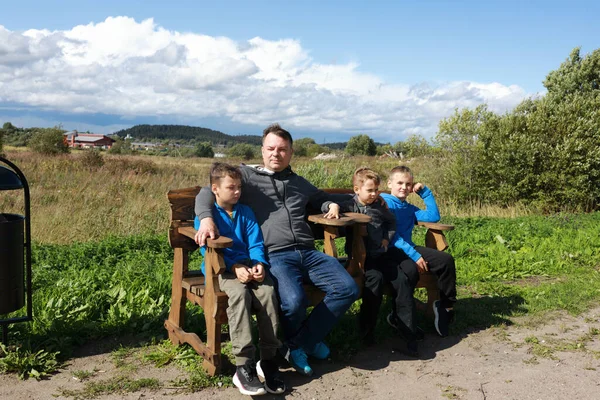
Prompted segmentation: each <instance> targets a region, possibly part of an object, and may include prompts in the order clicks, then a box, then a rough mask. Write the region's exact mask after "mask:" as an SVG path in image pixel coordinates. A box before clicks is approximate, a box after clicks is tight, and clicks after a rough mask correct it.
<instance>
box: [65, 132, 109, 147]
mask: <svg viewBox="0 0 600 400" xmlns="http://www.w3.org/2000/svg"><path fill="white" fill-rule="evenodd" d="M64 136H65V140H66V142H67V144H68V145H69V147H74V148H101V149H110V148H111V147H112V144H113V143H114V142H115V140H114V139H112V138H110V137H108V136H106V135H100V134H95V133H79V132H77V131H71V132H67V133H64Z"/></svg>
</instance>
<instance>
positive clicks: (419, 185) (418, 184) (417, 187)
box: [412, 182, 425, 193]
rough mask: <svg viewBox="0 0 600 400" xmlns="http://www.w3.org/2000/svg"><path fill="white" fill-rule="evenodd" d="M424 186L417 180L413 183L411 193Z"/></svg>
mask: <svg viewBox="0 0 600 400" xmlns="http://www.w3.org/2000/svg"><path fill="white" fill-rule="evenodd" d="M424 187H425V185H423V184H422V183H421V182H417V183H415V184H414V185H413V189H412V191H413V193H418V192H419V191H420V190H421V189H423V188H424Z"/></svg>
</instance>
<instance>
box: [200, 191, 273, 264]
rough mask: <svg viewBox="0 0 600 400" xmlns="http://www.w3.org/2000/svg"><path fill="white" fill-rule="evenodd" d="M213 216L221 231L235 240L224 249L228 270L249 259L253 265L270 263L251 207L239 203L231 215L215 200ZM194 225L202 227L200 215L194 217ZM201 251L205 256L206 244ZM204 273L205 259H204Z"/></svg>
mask: <svg viewBox="0 0 600 400" xmlns="http://www.w3.org/2000/svg"><path fill="white" fill-rule="evenodd" d="M212 216H213V220H214V221H215V224H216V225H217V228H218V229H219V233H220V234H221V235H223V236H226V237H228V238H230V239H232V240H233V244H232V246H231V247H228V248H225V249H223V258H224V259H225V269H226V270H227V271H229V272H232V271H233V269H232V266H233V264H236V263H239V264H246V263H247V262H248V261H249V262H250V265H251V266H252V265H255V264H256V263H258V262H260V263H262V264H263V265H265V266H267V265H268V262H267V258H266V256H265V248H264V245H263V236H262V233H261V231H260V227H259V226H258V224H257V223H256V217H255V216H254V213H253V212H252V209H251V208H250V207H248V206H245V205H243V204H239V203H238V204H236V205H234V206H233V215H232V216H231V217H230V216H229V214H228V213H227V211H225V210H224V209H223V208H221V206H219V205H218V204H217V203H216V202H215V203H214V207H213V210H212ZM194 227H195V228H196V229H198V228H199V227H200V220H199V219H198V217H196V218H195V219H194ZM200 253H202V256H203V257H204V254H205V253H206V246H203V247H202V248H200ZM202 273H204V260H203V261H202Z"/></svg>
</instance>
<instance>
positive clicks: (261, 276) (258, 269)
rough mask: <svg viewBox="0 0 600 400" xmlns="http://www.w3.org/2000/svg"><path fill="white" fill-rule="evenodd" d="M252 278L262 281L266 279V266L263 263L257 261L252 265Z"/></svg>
mask: <svg viewBox="0 0 600 400" xmlns="http://www.w3.org/2000/svg"><path fill="white" fill-rule="evenodd" d="M251 271H252V279H253V280H255V281H256V282H262V281H264V280H265V267H264V265H262V264H261V263H257V264H256V265H255V266H253V267H252V270H251Z"/></svg>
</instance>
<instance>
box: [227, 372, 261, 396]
mask: <svg viewBox="0 0 600 400" xmlns="http://www.w3.org/2000/svg"><path fill="white" fill-rule="evenodd" d="M233 384H234V385H235V386H236V387H237V388H238V390H239V391H240V393H241V394H245V395H246V396H260V395H263V394H266V393H267V392H266V391H265V388H260V389H257V390H256V391H255V392H252V391H250V390H247V389H246V388H244V386H243V385H242V382H240V378H238V376H237V374H235V375H233Z"/></svg>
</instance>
